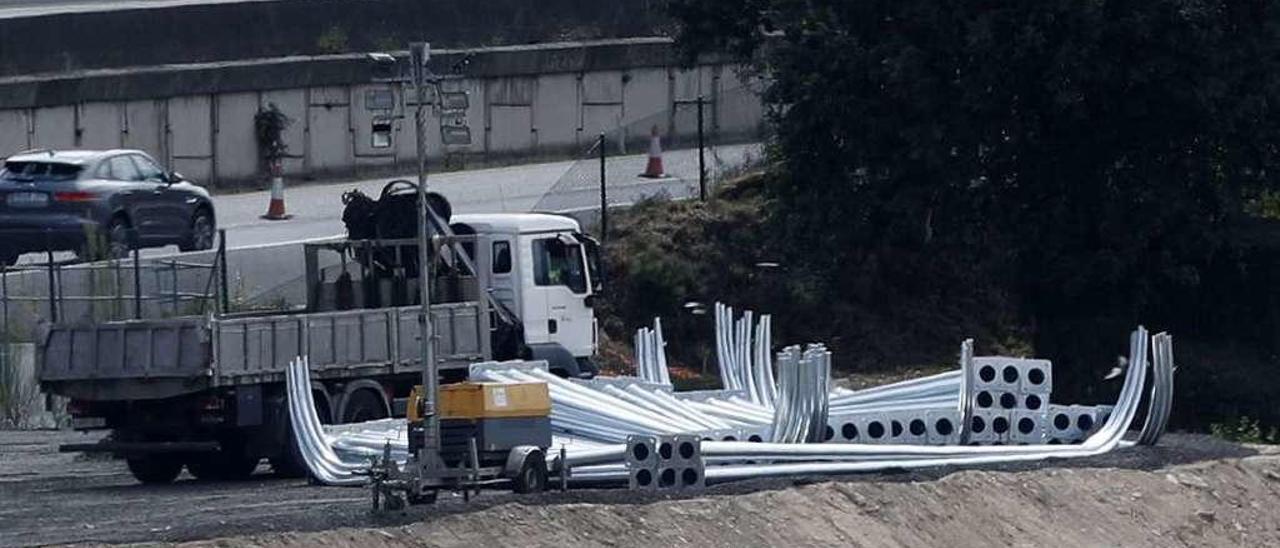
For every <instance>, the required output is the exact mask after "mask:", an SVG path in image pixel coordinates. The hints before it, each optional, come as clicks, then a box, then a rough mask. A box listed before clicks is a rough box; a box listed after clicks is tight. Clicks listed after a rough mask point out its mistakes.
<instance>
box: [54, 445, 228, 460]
mask: <svg viewBox="0 0 1280 548" xmlns="http://www.w3.org/2000/svg"><path fill="white" fill-rule="evenodd" d="M221 450H222V446H221V445H219V444H218V442H216V441H147V442H120V441H108V442H99V443H67V444H63V445H59V446H58V452H59V453H112V454H116V455H121V456H125V457H128V456H133V455H155V454H171V453H212V452H216V451H221Z"/></svg>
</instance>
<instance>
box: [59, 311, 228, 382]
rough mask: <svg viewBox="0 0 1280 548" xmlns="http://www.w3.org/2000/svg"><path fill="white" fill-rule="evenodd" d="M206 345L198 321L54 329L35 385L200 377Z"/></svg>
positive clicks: (206, 355)
mask: <svg viewBox="0 0 1280 548" xmlns="http://www.w3.org/2000/svg"><path fill="white" fill-rule="evenodd" d="M206 341H207V334H206V332H205V325H204V320H203V319H202V318H190V319H183V320H163V321H139V322H116V323H110V324H100V325H59V326H53V327H51V328H49V330H48V331H47V332H46V334H45V336H44V338H43V341H42V345H41V349H40V350H41V369H40V380H41V381H70V380H85V379H166V378H188V377H204V376H207V375H208V368H209V350H208V347H207V345H206Z"/></svg>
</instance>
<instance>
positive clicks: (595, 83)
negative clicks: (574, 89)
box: [582, 70, 622, 104]
mask: <svg viewBox="0 0 1280 548" xmlns="http://www.w3.org/2000/svg"><path fill="white" fill-rule="evenodd" d="M621 102H622V71H620V70H604V71H600V72H588V73H586V74H583V75H582V103H583V104H592V103H621Z"/></svg>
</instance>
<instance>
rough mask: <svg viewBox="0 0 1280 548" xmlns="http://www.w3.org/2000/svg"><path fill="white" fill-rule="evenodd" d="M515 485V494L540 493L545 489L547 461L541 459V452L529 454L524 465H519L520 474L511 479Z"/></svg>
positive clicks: (543, 458)
mask: <svg viewBox="0 0 1280 548" xmlns="http://www.w3.org/2000/svg"><path fill="white" fill-rule="evenodd" d="M512 482H513V483H514V484H515V489H514V490H515V492H517V493H541V492H543V491H545V490H546V488H547V459H546V458H545V457H543V455H542V452H540V451H534V452H532V453H529V454H528V455H527V456H526V457H525V459H524V463H523V464H521V465H520V472H519V473H517V474H516V477H515V478H513V479H512Z"/></svg>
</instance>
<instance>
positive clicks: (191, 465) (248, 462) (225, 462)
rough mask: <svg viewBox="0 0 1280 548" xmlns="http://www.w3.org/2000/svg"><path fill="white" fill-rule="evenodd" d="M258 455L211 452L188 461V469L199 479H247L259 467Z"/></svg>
mask: <svg viewBox="0 0 1280 548" xmlns="http://www.w3.org/2000/svg"><path fill="white" fill-rule="evenodd" d="M261 460H262V459H260V458H258V457H245V456H242V455H224V454H222V453H209V454H207V455H201V456H199V457H196V458H194V459H192V460H190V461H187V471H188V472H191V475H193V476H195V477H196V479H198V480H204V481H216V480H245V479H249V476H252V475H253V471H254V470H257V469H258V462H259V461H261Z"/></svg>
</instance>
